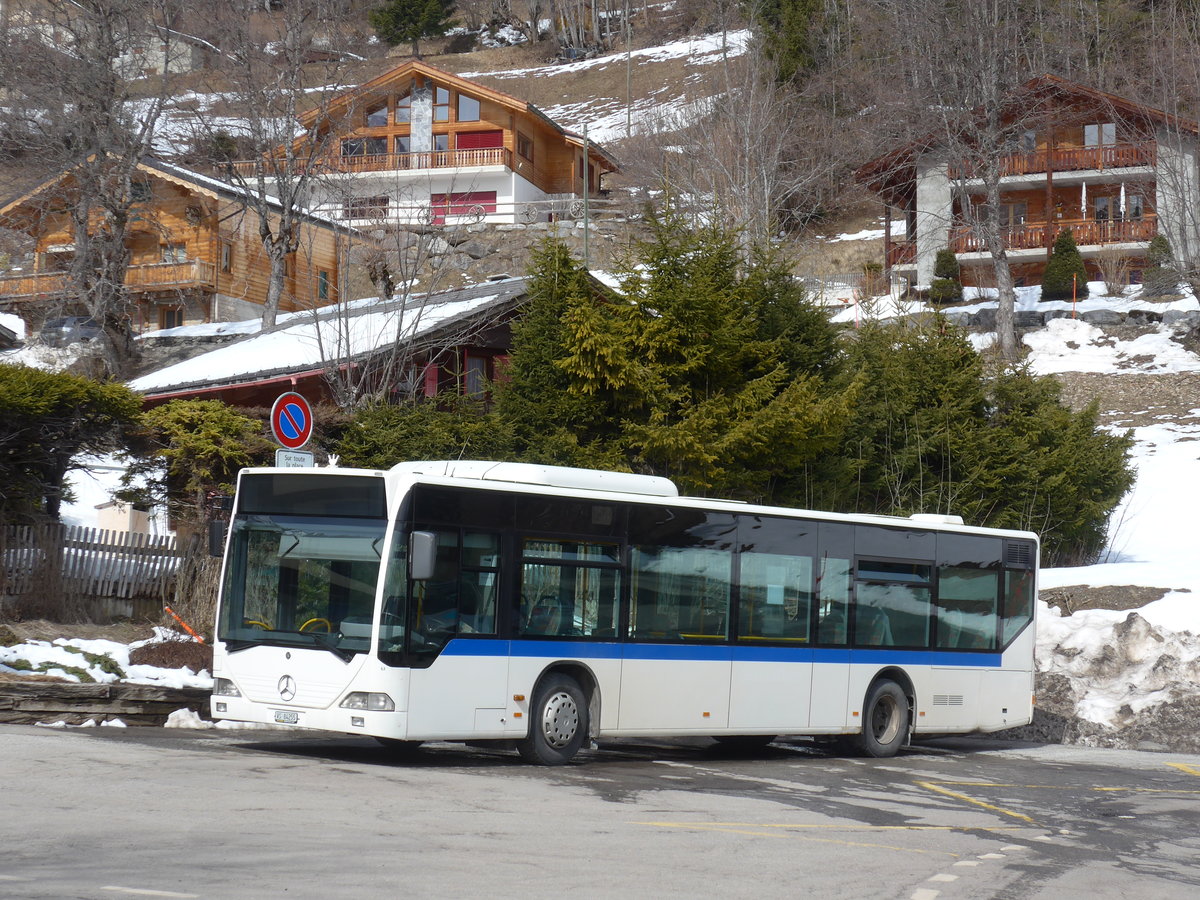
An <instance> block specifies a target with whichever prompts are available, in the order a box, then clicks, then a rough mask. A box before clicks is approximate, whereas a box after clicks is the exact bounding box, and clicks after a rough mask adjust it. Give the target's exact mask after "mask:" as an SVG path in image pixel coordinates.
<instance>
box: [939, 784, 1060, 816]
mask: <svg viewBox="0 0 1200 900" xmlns="http://www.w3.org/2000/svg"><path fill="white" fill-rule="evenodd" d="M916 783H917V785H919V786H920V787H923V788H925V789H926V790H928V791H933V792H934V793H936V794H944V795H945V796H947V797H953V798H954V799H955V800H962V801H963V802H964V803H970V804H971V805H973V806H978V807H981V808H982V809H987V810H990V811H992V812H996V813H1000V814H1001V815H1005V816H1011V817H1012V818H1014V819H1020V820H1021V821H1022V822H1028V823H1029V824H1030V825H1036V824H1037V823H1036V822H1035V821H1033V819H1031V818H1029V816H1027V815H1025V814H1024V813H1019V812H1013V811H1012V810H1011V809H1005V808H1004V807H1003V806H996V805H995V804H992V803H985V802H984V801H983V800H976V799H975V798H974V797H968V796H967V795H966V794H960V793H958V791H952V790H949V789H948V788H944V787H941V786H940V785H937V784H934V783H933V782H932V781H918V782H916ZM995 787H1000V785H995Z"/></svg>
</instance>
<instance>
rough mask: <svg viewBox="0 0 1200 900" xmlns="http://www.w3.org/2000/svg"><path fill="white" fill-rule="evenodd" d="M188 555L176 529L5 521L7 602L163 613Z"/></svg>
mask: <svg viewBox="0 0 1200 900" xmlns="http://www.w3.org/2000/svg"><path fill="white" fill-rule="evenodd" d="M182 557H183V553H182V549H181V548H180V547H179V546H178V545H177V543H176V540H175V537H174V536H173V535H152V534H136V533H133V532H122V531H110V530H107V529H101V528H84V527H80V526H73V525H60V524H46V525H6V526H0V560H2V561H3V565H2V567H0V606H3V607H12V608H15V609H17V610H19V611H20V612H21V613H22V614H23V615H40V616H43V617H45V618H59V617H64V616H66V617H71V616H83V617H85V618H89V619H93V620H95V619H104V618H133V619H144V618H158V617H159V615H160V614H161V612H162V607H163V604H164V603H170V602H171V601H172V600H173V597H174V590H175V576H176V573H177V571H178V570H179V567H180V562H181V559H182Z"/></svg>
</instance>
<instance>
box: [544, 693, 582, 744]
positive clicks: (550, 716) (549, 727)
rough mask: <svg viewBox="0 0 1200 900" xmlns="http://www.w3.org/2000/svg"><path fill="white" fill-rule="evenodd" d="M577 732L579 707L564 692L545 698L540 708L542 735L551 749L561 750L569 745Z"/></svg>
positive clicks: (573, 699)
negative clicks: (544, 702)
mask: <svg viewBox="0 0 1200 900" xmlns="http://www.w3.org/2000/svg"><path fill="white" fill-rule="evenodd" d="M578 730H579V707H578V706H576V705H575V698H574V697H572V696H571V695H570V694H568V693H567V692H566V691H558V692H557V693H554V694H551V695H550V696H549V697H547V698H546V705H545V706H544V707H543V708H542V734H543V735H545V737H546V743H547V744H549V745H550V746H551V747H557V748H562V747H565V746H567V744H569V743H571V741H572V740H573V739H574V737H575V732H576V731H578Z"/></svg>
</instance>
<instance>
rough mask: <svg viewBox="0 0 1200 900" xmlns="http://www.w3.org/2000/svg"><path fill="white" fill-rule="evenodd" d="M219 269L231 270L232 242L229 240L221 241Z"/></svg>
mask: <svg viewBox="0 0 1200 900" xmlns="http://www.w3.org/2000/svg"><path fill="white" fill-rule="evenodd" d="M221 271H222V272H232V271H233V244H232V243H231V242H230V241H221Z"/></svg>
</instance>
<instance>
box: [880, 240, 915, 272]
mask: <svg viewBox="0 0 1200 900" xmlns="http://www.w3.org/2000/svg"><path fill="white" fill-rule="evenodd" d="M916 262H917V242H916V241H894V242H893V243H892V244H891V245H890V246H889V247H888V252H887V267H888V268H889V269H891V268H894V267H896V266H911V265H915V264H916Z"/></svg>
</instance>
